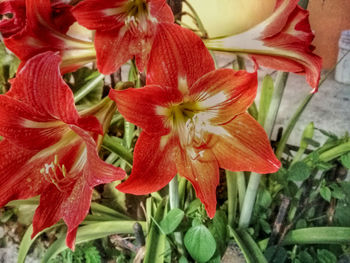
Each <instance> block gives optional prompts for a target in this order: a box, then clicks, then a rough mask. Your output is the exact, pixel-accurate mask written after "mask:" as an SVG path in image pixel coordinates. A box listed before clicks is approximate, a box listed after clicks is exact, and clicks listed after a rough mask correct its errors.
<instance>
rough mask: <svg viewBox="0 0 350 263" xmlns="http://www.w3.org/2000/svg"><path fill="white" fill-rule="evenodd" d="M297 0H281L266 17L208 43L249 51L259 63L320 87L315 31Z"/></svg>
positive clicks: (217, 47)
mask: <svg viewBox="0 0 350 263" xmlns="http://www.w3.org/2000/svg"><path fill="white" fill-rule="evenodd" d="M297 3H298V1H297V0H292V1H289V0H280V1H278V2H277V8H276V10H275V12H274V13H273V14H272V15H271V16H270V17H268V18H267V19H266V20H265V21H263V22H261V23H260V24H258V25H256V26H255V27H253V28H251V29H249V30H248V31H245V32H243V33H240V34H237V35H234V36H229V37H225V38H220V39H209V40H208V41H207V42H206V44H207V46H208V47H209V48H211V49H214V50H224V51H232V52H236V53H239V54H245V53H246V54H249V55H251V56H252V58H253V60H255V61H256V62H257V63H258V64H259V65H263V66H266V67H270V68H274V69H277V70H282V71H288V72H294V73H297V74H303V75H305V76H306V80H307V82H308V83H309V84H310V86H311V87H312V88H313V89H314V91H316V90H317V87H318V83H319V80H320V74H321V66H322V65H321V64H322V59H321V58H320V57H319V56H317V55H315V54H313V53H312V51H313V49H314V47H313V46H312V45H311V41H312V40H313V38H314V35H313V33H312V31H311V29H310V24H309V21H308V14H309V13H308V11H306V10H303V9H301V8H300V7H299V6H298V5H297Z"/></svg>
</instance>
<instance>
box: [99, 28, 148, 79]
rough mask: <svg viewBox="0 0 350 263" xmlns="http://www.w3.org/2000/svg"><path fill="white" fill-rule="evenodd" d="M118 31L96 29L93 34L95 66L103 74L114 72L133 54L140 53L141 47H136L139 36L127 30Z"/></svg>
mask: <svg viewBox="0 0 350 263" xmlns="http://www.w3.org/2000/svg"><path fill="white" fill-rule="evenodd" d="M119 31H120V30H114V31H97V32H96V35H95V48H96V54H97V67H98V69H99V71H100V72H101V73H103V74H105V75H108V74H111V73H113V72H115V71H116V70H117V69H118V68H120V67H121V66H122V65H123V64H124V63H125V62H127V61H128V60H129V59H131V58H132V57H133V56H135V55H140V54H139V53H141V52H140V51H141V49H137V48H136V45H137V44H138V43H139V42H140V39H139V37H138V36H135V35H133V34H132V33H131V32H129V31H127V32H125V34H124V35H123V34H121V33H120V32H119ZM146 44H147V43H146Z"/></svg>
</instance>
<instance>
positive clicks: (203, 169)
mask: <svg viewBox="0 0 350 263" xmlns="http://www.w3.org/2000/svg"><path fill="white" fill-rule="evenodd" d="M187 151H195V149H188V150H186V149H185V150H182V151H181V152H180V153H179V155H178V159H177V161H176V168H177V170H178V172H179V174H180V175H181V176H184V177H186V179H187V180H189V181H190V182H191V183H192V185H193V187H194V189H195V190H196V194H197V197H198V198H199V199H200V200H201V202H202V203H203V204H204V206H205V209H206V211H207V213H208V216H209V217H210V218H213V217H214V215H215V211H216V187H217V186H218V184H219V166H218V162H217V161H216V159H215V156H214V155H213V153H212V152H211V151H210V150H203V151H201V157H198V156H196V157H195V158H193V157H191V153H189V152H187ZM195 155H196V154H195Z"/></svg>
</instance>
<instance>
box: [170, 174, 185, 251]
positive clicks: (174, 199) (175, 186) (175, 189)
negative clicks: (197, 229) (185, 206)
mask: <svg viewBox="0 0 350 263" xmlns="http://www.w3.org/2000/svg"><path fill="white" fill-rule="evenodd" d="M169 204H170V210H171V209H174V208H179V207H180V201H179V181H178V179H177V175H175V177H174V178H173V179H172V180H171V181H170V183H169ZM174 238H175V243H176V244H177V247H178V249H179V252H180V253H181V254H182V255H183V254H184V253H185V252H184V251H185V249H184V244H183V237H182V233H181V232H175V233H174Z"/></svg>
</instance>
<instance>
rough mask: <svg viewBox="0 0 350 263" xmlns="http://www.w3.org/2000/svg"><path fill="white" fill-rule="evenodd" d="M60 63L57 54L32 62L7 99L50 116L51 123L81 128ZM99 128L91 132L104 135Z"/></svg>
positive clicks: (39, 57)
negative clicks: (58, 122)
mask: <svg viewBox="0 0 350 263" xmlns="http://www.w3.org/2000/svg"><path fill="white" fill-rule="evenodd" d="M60 60H61V59H60V57H59V56H58V55H57V54H54V53H53V52H50V51H49V52H45V53H43V54H39V55H37V56H35V57H33V58H32V59H30V60H28V62H27V63H26V65H25V67H23V68H22V70H21V71H20V72H19V73H17V77H16V78H15V79H14V81H13V82H12V87H11V90H10V91H9V92H8V93H7V94H6V96H7V95H8V96H11V97H13V98H15V99H17V100H20V101H23V102H24V103H26V104H28V105H29V106H31V107H33V110H35V111H36V112H37V113H38V115H39V114H40V115H41V116H47V119H48V120H52V119H58V120H62V121H63V122H65V123H67V124H78V123H79V121H81V120H80V119H79V115H78V112H77V110H76V108H75V105H74V97H73V93H72V91H71V89H70V88H69V87H68V85H67V84H66V83H65V82H64V81H63V79H62V77H61V74H60V70H59V63H60ZM40 115H39V116H40ZM81 122H82V121H81ZM90 123H91V124H92V122H90ZM97 124H98V123H97V122H95V123H94V125H96V126H95V127H91V130H94V131H97V130H99V131H100V130H101V127H100V126H97Z"/></svg>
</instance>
